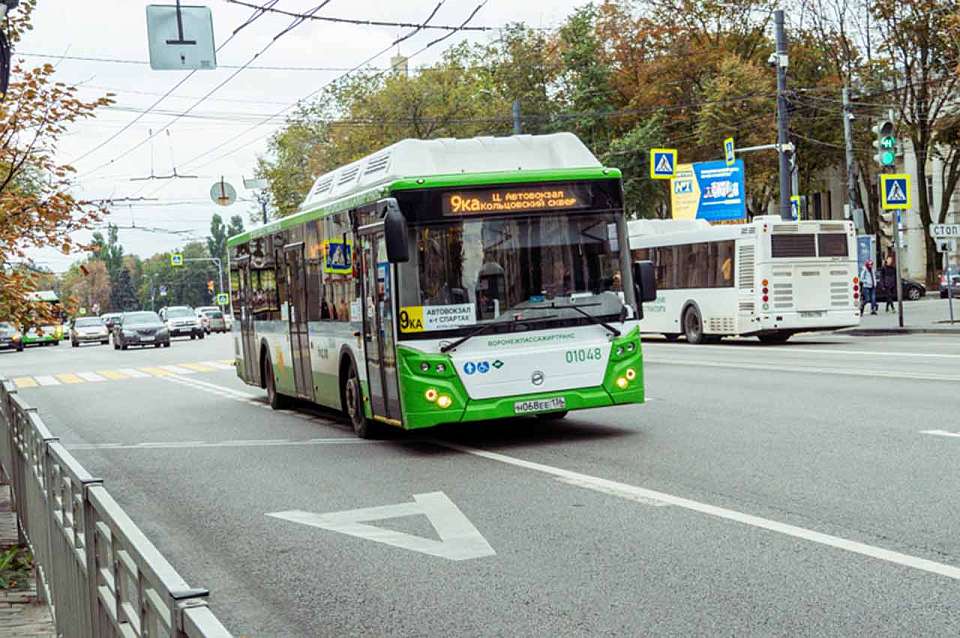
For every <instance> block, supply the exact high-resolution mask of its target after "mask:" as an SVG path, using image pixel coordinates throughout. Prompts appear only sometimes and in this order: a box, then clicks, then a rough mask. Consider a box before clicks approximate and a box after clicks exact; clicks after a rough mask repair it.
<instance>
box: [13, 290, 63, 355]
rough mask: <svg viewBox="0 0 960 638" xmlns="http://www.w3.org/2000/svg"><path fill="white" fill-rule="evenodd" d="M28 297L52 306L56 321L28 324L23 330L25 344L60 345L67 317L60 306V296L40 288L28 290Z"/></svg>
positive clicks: (33, 300) (30, 299)
mask: <svg viewBox="0 0 960 638" xmlns="http://www.w3.org/2000/svg"><path fill="white" fill-rule="evenodd" d="M27 299H28V300H29V301H32V302H36V303H43V304H48V305H49V306H51V313H52V315H53V319H54V321H53V323H47V324H44V325H33V326H27V328H26V330H25V331H24V332H23V337H22V339H23V345H25V346H36V345H40V346H45V345H48V344H52V345H55V346H58V345H60V341H61V340H62V339H63V322H64V319H65V318H66V317H65V315H64V313H63V309H62V307H61V306H60V297H58V296H57V293H55V292H54V291H52V290H38V291H36V292H28V293H27Z"/></svg>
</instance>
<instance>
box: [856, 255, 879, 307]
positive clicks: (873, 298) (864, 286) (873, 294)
mask: <svg viewBox="0 0 960 638" xmlns="http://www.w3.org/2000/svg"><path fill="white" fill-rule="evenodd" d="M860 289H861V295H860V316H861V317H862V316H863V309H864V307H865V306H866V305H867V301H869V302H870V314H871V315H875V314H877V273H876V272H875V271H874V270H873V260H872V259H868V260H867V261H866V263H865V264H863V270H861V271H860Z"/></svg>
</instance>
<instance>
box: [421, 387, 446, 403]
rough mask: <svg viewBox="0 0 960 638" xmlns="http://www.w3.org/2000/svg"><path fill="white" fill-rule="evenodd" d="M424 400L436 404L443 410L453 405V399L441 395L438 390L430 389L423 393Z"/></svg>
mask: <svg viewBox="0 0 960 638" xmlns="http://www.w3.org/2000/svg"><path fill="white" fill-rule="evenodd" d="M423 398H424V399H426V400H427V401H429V402H430V403H436V404H437V406H439V407H441V408H449V407H450V406H451V405H453V399H451V398H450V397H449V396H447V395H446V394H440V393H439V392H437V389H436V388H429V389H428V390H427V391H426V392H424V393H423Z"/></svg>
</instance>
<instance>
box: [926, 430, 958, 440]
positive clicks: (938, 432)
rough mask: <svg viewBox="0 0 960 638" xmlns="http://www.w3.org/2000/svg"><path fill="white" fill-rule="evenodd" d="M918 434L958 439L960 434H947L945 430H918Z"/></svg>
mask: <svg viewBox="0 0 960 638" xmlns="http://www.w3.org/2000/svg"><path fill="white" fill-rule="evenodd" d="M920 434H932V435H934V436H953V437H956V438H958V439H960V432H947V431H946V430H920Z"/></svg>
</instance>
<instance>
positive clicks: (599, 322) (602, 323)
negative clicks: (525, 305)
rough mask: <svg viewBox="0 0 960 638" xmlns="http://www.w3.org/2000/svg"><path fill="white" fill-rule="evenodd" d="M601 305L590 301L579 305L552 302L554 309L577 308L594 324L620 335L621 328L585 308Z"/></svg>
mask: <svg viewBox="0 0 960 638" xmlns="http://www.w3.org/2000/svg"><path fill="white" fill-rule="evenodd" d="M599 305H601V304H598V303H589V304H583V305H579V306H578V305H577V304H570V305H568V306H558V305H557V304H555V303H552V304H550V308H553V309H554V310H576V311H577V312H579V313H580V314H581V315H583V316H584V317H586V318H587V319H589V320H590V322H591V323H594V324H596V325H598V326H603V327H604V328H606V329H607V330H609V331H610V333H611V334H612V335H613V336H614V337H619V336H620V331H619V330H617V329H616V328H614V327H613V326H611V325H610V324H609V323H607V322H606V321H603V320H602V319H599V318H598V317H594V316H593V315H591V314H590V313H589V312H587V311H586V310H584V308H593V307H595V306H599Z"/></svg>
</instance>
